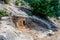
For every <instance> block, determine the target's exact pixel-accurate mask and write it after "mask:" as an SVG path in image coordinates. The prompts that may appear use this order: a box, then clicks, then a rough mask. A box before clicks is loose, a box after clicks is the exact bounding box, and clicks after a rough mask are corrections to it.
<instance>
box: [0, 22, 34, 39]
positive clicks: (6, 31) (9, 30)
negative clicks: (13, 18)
mask: <svg viewBox="0 0 60 40" xmlns="http://www.w3.org/2000/svg"><path fill="white" fill-rule="evenodd" d="M0 40H33V38H32V36H30V35H28V34H25V33H23V32H22V31H18V30H16V29H14V28H13V27H11V26H10V25H7V23H6V22H5V21H2V24H1V25H0Z"/></svg>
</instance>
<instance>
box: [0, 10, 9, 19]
mask: <svg viewBox="0 0 60 40" xmlns="http://www.w3.org/2000/svg"><path fill="white" fill-rule="evenodd" d="M3 16H8V14H7V12H6V11H5V10H2V9H0V19H1V17H3Z"/></svg>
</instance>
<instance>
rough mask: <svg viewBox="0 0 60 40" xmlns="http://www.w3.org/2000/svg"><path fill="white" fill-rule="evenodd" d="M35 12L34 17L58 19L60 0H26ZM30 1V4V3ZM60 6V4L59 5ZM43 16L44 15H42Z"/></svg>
mask: <svg viewBox="0 0 60 40" xmlns="http://www.w3.org/2000/svg"><path fill="white" fill-rule="evenodd" d="M24 1H25V2H27V3H28V4H29V6H30V7H31V8H32V10H33V14H34V15H40V16H44V17H46V16H50V17H58V15H59V13H58V4H59V3H58V2H59V0H24ZM29 1H30V2H29ZM59 5H60V4H59ZM41 14H42V15H41Z"/></svg>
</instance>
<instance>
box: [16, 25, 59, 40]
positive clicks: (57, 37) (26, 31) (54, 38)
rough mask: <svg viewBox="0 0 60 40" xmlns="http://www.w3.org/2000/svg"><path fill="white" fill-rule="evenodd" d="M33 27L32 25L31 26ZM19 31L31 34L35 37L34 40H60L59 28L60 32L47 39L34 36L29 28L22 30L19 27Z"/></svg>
mask: <svg viewBox="0 0 60 40" xmlns="http://www.w3.org/2000/svg"><path fill="white" fill-rule="evenodd" d="M30 26H31V25H30ZM17 29H18V30H22V31H23V32H24V33H29V34H31V35H32V36H33V38H34V40H60V27H58V31H56V32H55V34H53V35H51V36H49V35H47V36H46V37H44V38H39V37H38V36H37V35H36V34H32V33H33V32H32V30H30V29H29V28H25V27H23V28H21V27H18V28H17Z"/></svg>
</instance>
